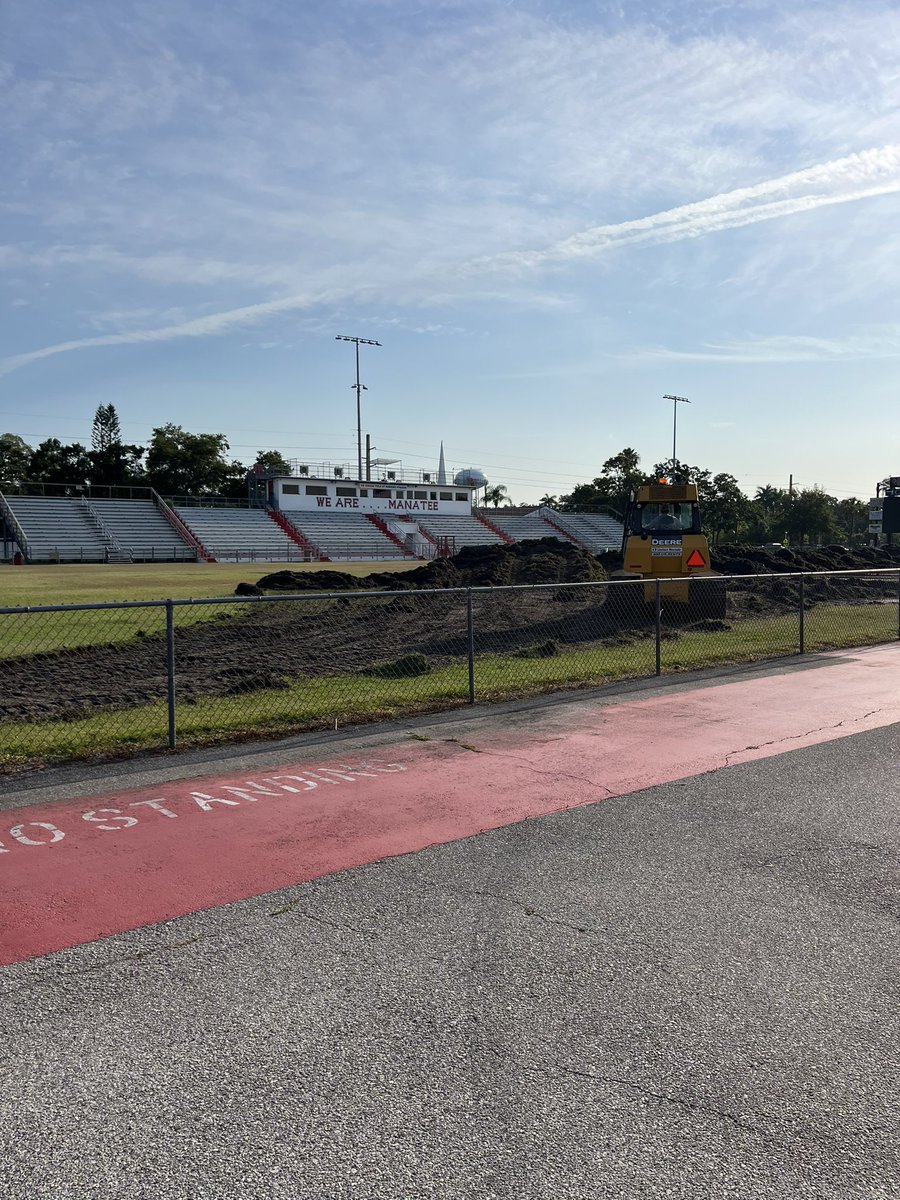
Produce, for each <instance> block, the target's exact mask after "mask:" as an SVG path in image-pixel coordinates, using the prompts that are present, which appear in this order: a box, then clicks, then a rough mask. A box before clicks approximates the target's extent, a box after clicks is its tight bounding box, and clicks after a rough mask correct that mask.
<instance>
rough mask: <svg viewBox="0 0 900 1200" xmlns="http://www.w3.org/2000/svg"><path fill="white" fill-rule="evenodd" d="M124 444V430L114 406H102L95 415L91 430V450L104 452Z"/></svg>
mask: <svg viewBox="0 0 900 1200" xmlns="http://www.w3.org/2000/svg"><path fill="white" fill-rule="evenodd" d="M121 444H122V430H121V427H120V426H119V416H118V413H117V412H116V406H115V405H114V404H101V405H100V406H99V407H98V409H97V411H96V412H95V413H94V424H93V426H92V428H91V449H93V450H95V451H98V452H102V451H104V450H109V448H110V447H111V446H115V445H121Z"/></svg>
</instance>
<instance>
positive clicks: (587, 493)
mask: <svg viewBox="0 0 900 1200" xmlns="http://www.w3.org/2000/svg"><path fill="white" fill-rule="evenodd" d="M640 463H641V458H640V455H639V454H638V452H637V451H636V450H634V449H632V447H631V446H626V447H625V449H624V450H620V451H619V453H618V454H614V455H613V456H612V458H608V459H607V460H606V462H605V463H604V464H603V466H602V467H601V468H600V474H599V475H598V476H597V477H596V478H595V479H593V480H592V481H591V482H590V483H580V484H578V486H577V487H575V488H573V489H572V491H571V492H569V493H568V495H565V496H560V498H559V507H560V508H561V509H562V510H563V511H564V512H572V511H575V510H591V509H593V510H596V509H598V508H613V509H615V510H616V511H617V512H619V513H622V512H624V511H625V507H626V505H627V504H628V501H629V499H630V498H631V493H632V492H633V491H634V489H635V488H636V487H639V486H640V484H642V483H644V482H645V479H644V475H643V473H642V471H641V469H640Z"/></svg>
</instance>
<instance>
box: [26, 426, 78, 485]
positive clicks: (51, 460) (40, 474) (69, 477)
mask: <svg viewBox="0 0 900 1200" xmlns="http://www.w3.org/2000/svg"><path fill="white" fill-rule="evenodd" d="M28 473H29V476H30V477H31V478H32V479H34V480H36V481H38V482H41V483H57V484H61V485H65V486H68V487H85V486H86V485H87V483H88V481H89V480H90V476H91V459H90V455H89V454H88V452H87V447H86V446H82V445H81V443H80V442H72V444H71V445H69V446H64V445H63V443H62V442H61V441H60V440H59V438H47V439H46V441H43V442H41V444H40V445H39V446H38V447H37V449H36V450H35V451H34V452H33V453H32V455H31V462H30V463H29V464H28Z"/></svg>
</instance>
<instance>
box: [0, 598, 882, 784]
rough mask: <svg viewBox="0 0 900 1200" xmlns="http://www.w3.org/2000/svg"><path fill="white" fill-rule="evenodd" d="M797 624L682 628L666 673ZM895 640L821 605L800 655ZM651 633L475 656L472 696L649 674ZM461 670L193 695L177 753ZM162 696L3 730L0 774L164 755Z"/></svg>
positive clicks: (342, 717) (724, 657)
mask: <svg viewBox="0 0 900 1200" xmlns="http://www.w3.org/2000/svg"><path fill="white" fill-rule="evenodd" d="M798 632H799V623H798V619H797V616H796V615H794V614H788V615H785V616H779V617H760V618H756V617H751V618H747V619H745V620H742V621H740V622H735V623H734V625H733V627H732V628H731V629H727V630H722V631H719V632H713V633H709V632H699V631H686V632H684V633H680V634H679V635H678V636H677V637H674V638H668V637H667V638H666V639H665V640H664V641H663V643H662V667H663V673H664V674H671V673H672V672H677V671H689V670H696V669H698V668H702V667H711V666H720V665H724V664H730V663H742V662H754V661H760V660H765V659H770V658H777V657H779V656H783V655H791V654H796V653H797V650H798ZM895 640H897V610H896V608H894V607H893V606H892V605H877V604H865V605H834V606H824V605H823V606H821V607H820V608H817V609H813V610H812V611H811V612H808V613H807V614H806V646H807V650H809V651H812V650H824V649H841V648H847V647H854V646H867V645H875V644H878V643H882V642H889V641H895ZM654 669H655V650H654V640H653V637H652V635H651V636H649V637H644V638H638V639H636V640H634V641H632V642H628V643H625V644H624V645H618V646H609V645H602V644H599V643H598V644H597V645H596V646H595V647H591V646H581V647H579V648H578V649H575V650H569V651H564V652H563V653H560V654H558V655H556V656H555V657H552V658H520V657H517V656H515V655H512V654H485V655H480V656H479V657H478V659H477V662H476V696H477V699H478V700H480V701H490V700H501V699H510V698H514V697H517V696H528V695H534V694H538V693H541V692H550V691H556V690H560V689H564V688H569V687H585V686H596V685H600V684H604V683H611V682H614V681H616V680H621V679H629V678H640V677H646V676H650V675H652V674H653V672H654ZM467 697H468V672H467V667H466V664H465V663H464V662H460V663H459V664H454V665H452V666H449V667H442V668H439V669H436V670H433V671H430V672H429V673H427V674H424V675H418V676H415V677H414V678H410V679H381V678H378V677H373V676H369V675H342V676H317V677H313V678H294V679H293V680H290V681H286V686H285V687H284V688H266V689H261V690H258V691H253V692H248V693H245V694H243V695H239V696H228V697H216V696H210V697H202V698H200V699H199V700H197V701H195V702H193V703H179V704H178V705H177V713H176V715H177V727H178V745H179V747H180V748H182V749H187V748H189V747H192V746H194V747H196V746H203V745H214V744H218V743H223V742H233V741H239V740H241V739H244V738H251V737H254V738H257V737H280V736H286V735H288V734H290V733H296V732H300V731H303V730H311V729H323V728H334V727H335V724H336V725H337V726H339V727H345V726H348V725H354V724H358V723H362V722H365V721H373V720H385V719H390V718H395V717H400V716H405V715H410V714H415V713H425V712H431V711H437V710H440V709H446V708H452V707H455V706H457V705H462V704H465V702H466V700H467ZM166 729H167V710H166V704H165V701H164V700H162V699H161V700H159V701H158V702H154V703H152V704H144V705H141V706H140V707H136V708H131V709H124V710H120V711H102V712H97V713H94V714H92V715H91V716H89V717H81V718H77V719H74V720H71V721H60V720H54V721H41V722H21V723H18V722H7V723H6V724H5V725H3V726H2V727H0V769H4V770H7V771H9V770H14V769H16V768H17V767H20V766H25V765H33V764H35V763H41V762H49V761H56V760H60V759H84V758H91V757H94V756H98V755H119V756H121V755H127V754H129V753H133V752H135V751H137V750H145V749H153V748H164V747H165V744H166Z"/></svg>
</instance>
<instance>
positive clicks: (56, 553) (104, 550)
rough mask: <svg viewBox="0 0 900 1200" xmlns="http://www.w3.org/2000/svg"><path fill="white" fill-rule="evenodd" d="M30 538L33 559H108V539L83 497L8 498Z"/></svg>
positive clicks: (57, 560)
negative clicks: (93, 518) (94, 519)
mask: <svg viewBox="0 0 900 1200" xmlns="http://www.w3.org/2000/svg"><path fill="white" fill-rule="evenodd" d="M4 498H5V500H6V503H7V504H8V505H9V507H10V509H11V510H12V513H13V515H14V516H15V518H16V520H17V521H18V522H19V525H20V526H21V527H22V532H23V533H24V534H25V537H26V538H27V541H28V556H29V558H30V559H31V561H33V562H106V561H107V560H108V558H109V551H110V541H108V540H105V539H104V538H103V536H102V534H101V532H100V529H99V528H98V526H97V524H96V523H95V522H94V521H93V520H92V518H91V515H90V512H89V510H88V508H87V507H86V505H85V504H83V503H82V501H81V500H77V499H72V498H70V497H67V496H11V495H7V496H5V497H4Z"/></svg>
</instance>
